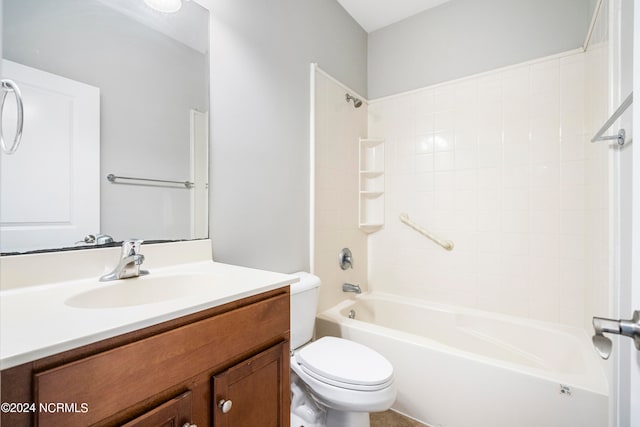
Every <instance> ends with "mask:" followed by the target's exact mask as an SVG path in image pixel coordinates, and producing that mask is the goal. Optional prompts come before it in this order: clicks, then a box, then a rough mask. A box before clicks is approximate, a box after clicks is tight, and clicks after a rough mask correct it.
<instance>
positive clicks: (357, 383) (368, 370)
mask: <svg viewBox="0 0 640 427" xmlns="http://www.w3.org/2000/svg"><path fill="white" fill-rule="evenodd" d="M295 361H296V362H297V364H298V365H299V366H300V368H302V370H303V371H304V372H305V373H306V374H308V375H309V376H311V377H313V378H314V379H316V380H318V381H321V382H323V383H326V384H330V385H332V386H335V387H340V388H344V389H348V390H359V391H376V390H382V389H384V388H386V387H389V386H390V385H391V384H392V383H393V366H391V363H389V361H387V360H386V359H385V358H384V357H382V356H381V355H380V354H378V353H377V352H375V351H373V350H371V349H370V348H368V347H365V346H363V345H362V344H358V343H356V342H353V341H349V340H345V339H342V338H335V337H323V338H320V339H319V340H317V341H314V342H312V343H310V344H308V345H306V346H304V347H303V348H301V349H300V350H298V351H296V352H295Z"/></svg>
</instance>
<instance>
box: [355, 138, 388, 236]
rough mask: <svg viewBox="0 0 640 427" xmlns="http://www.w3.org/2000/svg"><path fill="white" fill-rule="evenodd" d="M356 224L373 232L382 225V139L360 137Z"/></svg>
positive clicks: (368, 231) (361, 228) (364, 229)
mask: <svg viewBox="0 0 640 427" xmlns="http://www.w3.org/2000/svg"><path fill="white" fill-rule="evenodd" d="M359 143H360V160H359V170H360V173H359V196H358V197H359V200H358V210H359V213H358V226H359V227H360V230H362V231H363V232H365V233H373V232H376V231H378V230H380V229H381V228H382V227H383V226H384V187H385V186H384V139H381V138H360V142H359Z"/></svg>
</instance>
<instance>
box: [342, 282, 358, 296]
mask: <svg viewBox="0 0 640 427" xmlns="http://www.w3.org/2000/svg"><path fill="white" fill-rule="evenodd" d="M342 292H353V293H356V294H361V293H362V289H360V285H352V284H351V283H343V284H342Z"/></svg>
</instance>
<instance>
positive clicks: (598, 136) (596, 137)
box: [591, 92, 633, 145]
mask: <svg viewBox="0 0 640 427" xmlns="http://www.w3.org/2000/svg"><path fill="white" fill-rule="evenodd" d="M631 104H633V92H631V93H630V94H629V96H627V99H625V100H624V101H622V104H620V106H619V107H618V109H617V110H616V111H614V112H613V114H612V115H611V117H609V119H608V120H607V121H606V122H605V123H604V125H602V127H601V128H600V130H599V131H598V132H596V134H595V135H594V136H593V138H591V142H597V141H609V140H612V139H615V140H617V141H618V145H624V143H625V137H626V136H627V135H626V132H625V131H624V129H620V130H619V131H618V134H617V135H609V136H602V135H603V134H604V133H605V132H606V131H607V129H609V128H610V127H611V125H613V124H614V123H615V121H616V120H618V118H619V117H620V116H621V115H622V113H624V112H625V110H626V109H627V108H629V106H630V105H631Z"/></svg>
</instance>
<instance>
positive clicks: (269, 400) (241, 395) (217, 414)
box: [211, 342, 290, 427]
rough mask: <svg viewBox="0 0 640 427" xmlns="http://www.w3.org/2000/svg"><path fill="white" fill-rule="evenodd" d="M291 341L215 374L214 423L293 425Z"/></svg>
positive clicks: (226, 425)
mask: <svg viewBox="0 0 640 427" xmlns="http://www.w3.org/2000/svg"><path fill="white" fill-rule="evenodd" d="M288 357H289V343H288V342H283V343H281V344H278V345H275V346H273V347H271V348H269V349H268V350H265V351H263V352H262V353H259V354H257V355H256V356H254V357H252V358H250V359H247V360H244V361H242V362H240V363H238V364H237V365H234V366H232V367H231V368H229V369H227V370H226V371H224V372H222V373H220V374H218V375H214V376H213V377H212V379H211V382H212V388H213V391H212V397H213V402H212V414H213V426H214V427H256V426H260V427H288V426H289V423H290V421H289V407H290V406H289V405H290V404H289V398H290V396H289V395H290V391H289V390H290V385H289V363H288V362H289V359H288Z"/></svg>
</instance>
